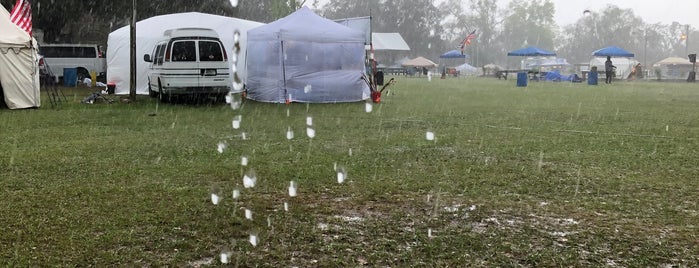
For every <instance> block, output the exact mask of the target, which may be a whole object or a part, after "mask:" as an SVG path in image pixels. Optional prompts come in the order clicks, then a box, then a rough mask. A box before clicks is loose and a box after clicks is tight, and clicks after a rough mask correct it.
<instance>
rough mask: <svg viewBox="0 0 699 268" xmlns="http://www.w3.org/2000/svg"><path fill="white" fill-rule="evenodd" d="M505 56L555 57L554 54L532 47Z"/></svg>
mask: <svg viewBox="0 0 699 268" xmlns="http://www.w3.org/2000/svg"><path fill="white" fill-rule="evenodd" d="M507 56H523V57H531V56H556V53H555V52H551V51H548V50H543V49H540V48H538V47H533V46H532V47H525V48H521V49H517V50H513V51H510V52H508V53H507Z"/></svg>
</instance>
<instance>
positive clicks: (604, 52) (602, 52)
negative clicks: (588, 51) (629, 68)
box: [592, 46, 634, 58]
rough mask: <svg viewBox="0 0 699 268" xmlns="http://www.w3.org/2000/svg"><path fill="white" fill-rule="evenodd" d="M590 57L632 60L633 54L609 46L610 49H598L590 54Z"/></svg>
mask: <svg viewBox="0 0 699 268" xmlns="http://www.w3.org/2000/svg"><path fill="white" fill-rule="evenodd" d="M592 56H595V57H607V56H609V57H622V58H633V56H634V54H633V53H631V52H628V51H626V50H624V49H623V48H620V47H615V46H611V47H605V48H602V49H599V50H596V51H594V52H592Z"/></svg>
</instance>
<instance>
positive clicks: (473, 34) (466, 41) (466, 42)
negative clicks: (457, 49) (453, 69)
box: [461, 30, 476, 54]
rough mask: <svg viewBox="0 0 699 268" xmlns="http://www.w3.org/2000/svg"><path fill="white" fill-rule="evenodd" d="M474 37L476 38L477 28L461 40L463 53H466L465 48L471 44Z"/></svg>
mask: <svg viewBox="0 0 699 268" xmlns="http://www.w3.org/2000/svg"><path fill="white" fill-rule="evenodd" d="M473 38H476V30H473V32H471V33H470V34H468V35H467V36H466V38H464V40H463V41H461V54H464V48H465V47H466V46H468V45H471V40H472V39H473Z"/></svg>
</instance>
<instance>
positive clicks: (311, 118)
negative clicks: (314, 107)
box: [306, 116, 313, 127]
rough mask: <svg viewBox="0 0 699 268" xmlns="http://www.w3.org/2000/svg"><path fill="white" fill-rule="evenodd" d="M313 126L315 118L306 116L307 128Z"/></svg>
mask: <svg viewBox="0 0 699 268" xmlns="http://www.w3.org/2000/svg"><path fill="white" fill-rule="evenodd" d="M312 125H313V117H310V116H306V126H309V127H310V126H312Z"/></svg>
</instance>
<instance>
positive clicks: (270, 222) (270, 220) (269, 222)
mask: <svg viewBox="0 0 699 268" xmlns="http://www.w3.org/2000/svg"><path fill="white" fill-rule="evenodd" d="M267 227H272V218H271V217H269V216H267Z"/></svg>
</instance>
